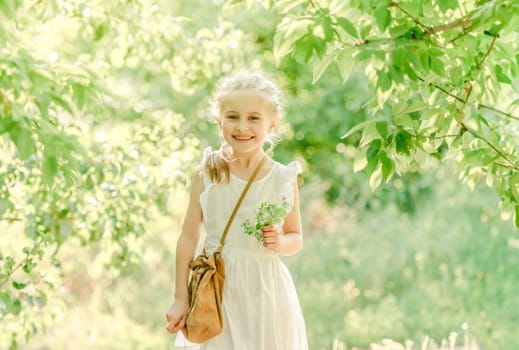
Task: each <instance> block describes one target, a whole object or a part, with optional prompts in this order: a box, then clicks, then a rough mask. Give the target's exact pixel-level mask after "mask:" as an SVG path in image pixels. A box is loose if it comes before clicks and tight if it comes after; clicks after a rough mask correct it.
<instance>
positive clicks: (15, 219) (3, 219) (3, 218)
mask: <svg viewBox="0 0 519 350" xmlns="http://www.w3.org/2000/svg"><path fill="white" fill-rule="evenodd" d="M0 220H2V221H9V222H13V221H22V220H23V219H22V218H16V217H0Z"/></svg>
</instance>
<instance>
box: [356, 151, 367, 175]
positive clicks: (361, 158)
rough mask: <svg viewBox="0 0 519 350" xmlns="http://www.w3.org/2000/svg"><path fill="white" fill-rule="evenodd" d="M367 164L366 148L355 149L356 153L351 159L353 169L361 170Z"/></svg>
mask: <svg viewBox="0 0 519 350" xmlns="http://www.w3.org/2000/svg"><path fill="white" fill-rule="evenodd" d="M367 165H368V160H367V159H366V148H363V149H362V150H360V151H357V153H356V154H355V158H354V159H353V171H354V172H358V171H361V170H362V169H364V168H365V167H366V166H367Z"/></svg>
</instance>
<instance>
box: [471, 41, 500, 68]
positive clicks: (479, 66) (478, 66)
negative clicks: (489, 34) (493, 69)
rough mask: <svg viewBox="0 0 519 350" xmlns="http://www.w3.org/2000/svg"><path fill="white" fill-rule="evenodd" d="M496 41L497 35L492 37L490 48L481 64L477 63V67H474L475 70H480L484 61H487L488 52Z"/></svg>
mask: <svg viewBox="0 0 519 350" xmlns="http://www.w3.org/2000/svg"><path fill="white" fill-rule="evenodd" d="M496 39H497V35H494V37H493V38H492V42H491V43H490V47H489V48H488V50H487V52H486V53H485V55H484V56H483V58H482V59H481V62H479V63H478V64H477V66H476V69H477V70H481V68H482V67H483V63H485V60H486V59H487V57H488V55H489V54H490V51H492V49H493V48H494V44H495V42H496Z"/></svg>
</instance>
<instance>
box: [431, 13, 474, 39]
mask: <svg viewBox="0 0 519 350" xmlns="http://www.w3.org/2000/svg"><path fill="white" fill-rule="evenodd" d="M471 24H472V18H466V17H463V18H459V19H456V20H454V21H452V22H449V23H447V24H444V25H441V26H437V27H430V28H429V29H430V30H429V31H428V32H427V34H428V35H431V34H438V33H441V32H443V31H445V30H449V29H454V28H458V27H460V28H462V29H463V33H464V34H466V33H468V31H467V32H466V31H465V28H467V27H469V26H470V25H471Z"/></svg>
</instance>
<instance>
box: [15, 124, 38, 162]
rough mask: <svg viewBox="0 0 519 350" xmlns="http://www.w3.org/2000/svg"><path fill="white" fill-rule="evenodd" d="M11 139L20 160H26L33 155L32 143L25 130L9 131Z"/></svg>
mask: <svg viewBox="0 0 519 350" xmlns="http://www.w3.org/2000/svg"><path fill="white" fill-rule="evenodd" d="M11 139H12V140H13V142H14V143H15V145H16V148H17V149H18V153H19V155H20V159H21V160H26V159H27V158H29V157H30V156H31V155H32V154H33V153H34V149H35V146H34V141H33V139H32V135H31V133H30V132H29V131H28V130H27V129H23V128H21V127H17V128H14V129H11Z"/></svg>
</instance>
